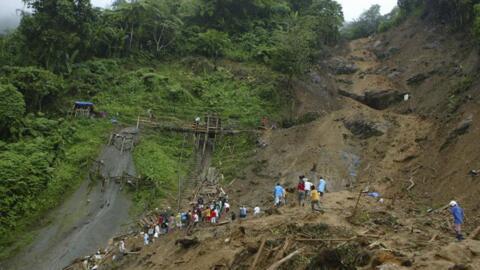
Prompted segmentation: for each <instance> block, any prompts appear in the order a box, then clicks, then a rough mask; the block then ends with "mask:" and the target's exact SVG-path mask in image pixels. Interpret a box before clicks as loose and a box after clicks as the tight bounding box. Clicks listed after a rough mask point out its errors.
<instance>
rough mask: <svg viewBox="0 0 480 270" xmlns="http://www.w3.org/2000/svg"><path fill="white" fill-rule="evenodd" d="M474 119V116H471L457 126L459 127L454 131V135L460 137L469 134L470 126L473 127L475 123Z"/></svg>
mask: <svg viewBox="0 0 480 270" xmlns="http://www.w3.org/2000/svg"><path fill="white" fill-rule="evenodd" d="M472 118H473V116H472V115H470V116H468V117H467V118H465V119H463V120H462V121H461V122H460V123H459V124H458V125H457V127H456V128H455V129H454V130H453V131H452V133H453V134H455V135H456V136H460V135H463V134H465V133H467V131H468V129H470V126H471V125H472V122H473V119H472Z"/></svg>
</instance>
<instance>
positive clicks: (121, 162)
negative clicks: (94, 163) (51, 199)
mask: <svg viewBox="0 0 480 270" xmlns="http://www.w3.org/2000/svg"><path fill="white" fill-rule="evenodd" d="M120 134H122V135H123V134H127V135H128V136H132V137H137V131H136V130H134V129H124V130H122V131H121V132H120ZM99 160H102V161H103V163H104V165H103V166H102V169H101V172H100V173H101V174H102V175H103V176H109V177H118V176H121V175H122V174H124V173H127V174H129V175H135V173H136V172H135V166H134V164H133V157H132V154H131V152H128V151H127V152H123V153H121V152H120V150H119V149H118V148H117V147H116V146H115V145H111V146H106V147H105V148H104V150H103V152H102V153H101V155H100V156H99V158H98V161H99ZM101 186H102V184H101V183H99V182H96V183H93V185H92V183H91V182H90V180H88V179H86V180H85V181H84V182H83V183H82V184H81V186H80V187H79V188H78V189H77V190H76V191H75V192H74V193H73V194H72V195H71V196H70V197H69V198H67V199H66V200H65V202H64V203H63V204H62V205H61V206H60V207H58V208H57V209H56V210H54V211H53V212H52V213H51V214H50V215H49V216H50V217H49V219H51V222H50V223H49V224H48V225H46V226H45V227H44V228H41V229H39V230H38V232H37V233H36V239H35V240H34V241H33V243H32V244H31V245H30V246H28V247H27V248H26V249H25V250H24V251H22V252H21V253H20V254H18V255H17V256H16V257H15V258H13V259H12V260H11V261H9V262H8V264H7V265H6V268H5V269H17V270H23V269H25V270H26V269H37V270H57V269H63V267H65V266H67V265H68V264H70V263H71V262H72V260H74V259H75V258H79V257H83V256H86V255H90V254H93V253H95V251H96V250H97V249H98V248H99V247H102V246H105V245H106V244H107V243H108V241H109V239H110V238H112V237H113V236H115V235H118V234H119V233H121V232H123V231H125V230H127V226H128V224H129V222H131V218H130V217H129V209H130V206H131V200H130V198H129V197H128V195H127V194H126V193H125V192H124V191H123V190H122V187H121V185H120V184H118V183H115V181H110V182H109V183H107V184H106V186H105V190H104V191H102V187H101ZM0 269H1V267H0Z"/></svg>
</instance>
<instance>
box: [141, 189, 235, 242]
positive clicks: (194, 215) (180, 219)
mask: <svg viewBox="0 0 480 270" xmlns="http://www.w3.org/2000/svg"><path fill="white" fill-rule="evenodd" d="M229 212H230V204H229V202H228V196H227V195H225V196H221V197H220V198H218V199H217V200H212V201H210V202H208V203H207V202H205V201H204V199H203V198H198V200H197V201H196V202H195V203H192V208H191V209H189V210H188V211H182V212H178V213H176V214H174V213H173V211H171V209H170V208H168V209H167V210H166V211H162V212H159V213H157V218H156V220H155V222H154V223H151V224H146V225H145V226H144V230H143V237H144V244H145V245H148V244H149V243H150V242H151V241H154V240H155V239H156V238H159V237H160V235H162V234H168V233H169V232H172V231H175V230H177V229H182V228H186V229H190V228H193V227H195V226H197V224H199V223H204V224H207V223H211V224H215V223H218V221H219V220H220V219H221V218H223V217H224V216H225V215H227V214H228V213H229ZM241 212H242V211H241V209H240V213H241ZM235 217H236V215H235V214H234V213H232V217H231V219H232V220H235Z"/></svg>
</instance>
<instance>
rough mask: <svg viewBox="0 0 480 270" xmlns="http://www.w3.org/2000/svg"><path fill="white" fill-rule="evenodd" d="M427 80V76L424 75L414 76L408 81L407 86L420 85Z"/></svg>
mask: <svg viewBox="0 0 480 270" xmlns="http://www.w3.org/2000/svg"><path fill="white" fill-rule="evenodd" d="M427 78H428V77H427V75H425V74H423V73H419V74H417V75H414V76H412V77H410V78H409V79H408V80H407V84H408V85H412V84H419V83H421V82H423V81H424V80H426V79H427Z"/></svg>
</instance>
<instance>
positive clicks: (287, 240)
mask: <svg viewBox="0 0 480 270" xmlns="http://www.w3.org/2000/svg"><path fill="white" fill-rule="evenodd" d="M289 245H290V238H288V237H287V238H285V243H284V244H283V246H282V249H280V251H278V253H277V255H275V258H274V259H275V261H278V260H280V259H281V258H282V257H283V254H285V251H287V249H288V246H289Z"/></svg>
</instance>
